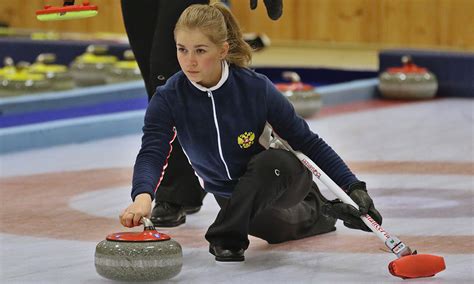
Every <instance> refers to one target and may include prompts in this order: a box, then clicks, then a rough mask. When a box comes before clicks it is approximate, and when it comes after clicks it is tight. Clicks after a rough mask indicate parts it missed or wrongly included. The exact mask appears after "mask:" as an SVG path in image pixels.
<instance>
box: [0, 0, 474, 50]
mask: <svg viewBox="0 0 474 284" xmlns="http://www.w3.org/2000/svg"><path fill="white" fill-rule="evenodd" d="M91 1H92V2H93V3H96V4H98V5H99V7H100V15H99V16H98V17H95V18H91V19H85V20H80V21H69V22H50V23H46V24H45V23H40V22H38V21H37V20H36V19H35V16H34V15H35V14H34V12H35V11H36V10H37V9H39V8H41V7H42V5H43V4H44V2H45V1H44V0H15V1H12V0H0V21H4V22H7V23H9V24H10V25H11V26H13V27H21V28H45V29H49V30H58V31H83V32H119V33H122V32H124V29H123V22H122V18H121V14H120V1H119V0H95V1H94V0H91ZM140 1H141V0H136V2H137V3H138V2H140ZM169 1H179V0H169ZM47 2H49V3H53V4H56V5H58V4H60V3H62V1H61V0H47ZM76 2H80V0H76ZM283 2H284V15H283V17H282V18H281V19H280V20H278V21H276V22H274V21H271V20H269V19H268V17H267V16H266V14H265V9H264V5H263V1H262V0H259V7H258V9H257V10H256V11H251V10H250V9H249V1H248V0H232V4H233V11H234V13H235V15H236V16H237V17H238V19H239V21H240V23H241V25H242V26H243V28H244V30H245V31H261V32H265V33H266V34H268V35H269V36H270V38H271V39H272V40H273V41H274V42H275V43H278V42H285V43H288V42H295V41H296V42H301V41H304V42H309V43H313V42H314V43H341V44H355V45H362V46H364V45H376V46H400V47H422V46H426V47H448V48H459V49H474V0H283Z"/></svg>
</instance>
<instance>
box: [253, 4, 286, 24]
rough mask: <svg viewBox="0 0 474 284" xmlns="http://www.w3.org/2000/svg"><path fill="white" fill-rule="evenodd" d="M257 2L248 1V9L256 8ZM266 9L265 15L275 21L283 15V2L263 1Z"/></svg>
mask: <svg viewBox="0 0 474 284" xmlns="http://www.w3.org/2000/svg"><path fill="white" fill-rule="evenodd" d="M257 2H258V0H250V9H252V10H254V9H255V8H257ZM263 3H265V7H267V14H268V17H270V19H272V20H274V21H276V20H278V19H279V18H280V17H281V15H282V14H283V0H263Z"/></svg>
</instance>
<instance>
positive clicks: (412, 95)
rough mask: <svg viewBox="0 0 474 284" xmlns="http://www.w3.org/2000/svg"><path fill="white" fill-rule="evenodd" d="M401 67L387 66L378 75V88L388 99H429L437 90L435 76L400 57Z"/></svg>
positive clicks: (406, 58)
mask: <svg viewBox="0 0 474 284" xmlns="http://www.w3.org/2000/svg"><path fill="white" fill-rule="evenodd" d="M402 63H403V66H402V67H392V68H388V69H387V70H386V71H385V72H383V73H382V74H380V76H379V81H380V83H379V90H380V93H381V94H382V97H384V98H388V99H431V98H433V97H434V96H435V94H436V91H437V90H438V81H437V79H436V76H435V75H434V74H433V73H431V72H429V71H428V70H427V69H426V68H423V67H419V66H417V65H415V64H414V63H413V60H412V58H411V57H410V56H403V57H402Z"/></svg>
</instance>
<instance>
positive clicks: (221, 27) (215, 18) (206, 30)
mask: <svg viewBox="0 0 474 284" xmlns="http://www.w3.org/2000/svg"><path fill="white" fill-rule="evenodd" d="M184 29H188V30H192V29H199V30H200V31H201V32H202V33H203V34H205V35H206V36H207V37H208V38H209V40H210V41H211V42H212V43H214V44H216V45H221V44H223V43H224V42H226V41H227V42H228V43H229V52H228V54H227V56H226V58H225V59H226V60H227V62H229V63H231V64H234V65H237V66H239V67H247V66H248V65H249V64H250V61H251V60H252V49H251V47H250V46H249V45H248V44H247V43H246V42H245V41H244V39H243V37H242V31H241V29H240V26H239V23H238V22H237V20H236V19H235V17H234V15H233V14H232V13H231V12H230V11H229V9H227V8H226V7H225V6H224V5H223V4H221V3H219V2H216V3H213V4H211V5H201V4H195V5H191V6H189V7H188V8H186V10H184V12H183V13H182V14H181V16H180V17H179V19H178V22H177V23H176V26H175V28H174V34H175V36H176V32H177V31H179V30H184Z"/></svg>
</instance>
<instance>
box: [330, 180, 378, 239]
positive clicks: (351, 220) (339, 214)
mask: <svg viewBox="0 0 474 284" xmlns="http://www.w3.org/2000/svg"><path fill="white" fill-rule="evenodd" d="M348 193H349V197H350V198H352V200H354V202H355V203H356V204H357V205H359V210H357V209H356V208H355V207H354V206H352V205H349V204H345V203H343V202H342V201H340V200H339V199H336V200H333V201H329V202H327V203H326V204H324V205H323V207H322V213H323V214H324V215H327V216H331V217H334V218H337V219H341V220H342V221H344V226H346V227H348V228H351V229H359V230H362V231H366V232H372V230H370V229H369V227H367V225H365V224H364V222H363V221H362V220H361V219H360V216H362V215H366V214H367V213H368V214H369V215H370V217H372V219H374V220H375V221H376V222H377V223H378V224H379V225H381V224H382V215H380V213H379V211H377V209H375V207H374V202H373V201H372V198H370V196H369V194H368V193H367V189H366V186H365V182H356V183H354V184H352V185H350V186H349V190H348Z"/></svg>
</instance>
